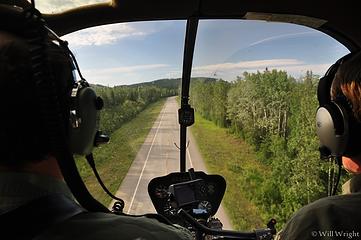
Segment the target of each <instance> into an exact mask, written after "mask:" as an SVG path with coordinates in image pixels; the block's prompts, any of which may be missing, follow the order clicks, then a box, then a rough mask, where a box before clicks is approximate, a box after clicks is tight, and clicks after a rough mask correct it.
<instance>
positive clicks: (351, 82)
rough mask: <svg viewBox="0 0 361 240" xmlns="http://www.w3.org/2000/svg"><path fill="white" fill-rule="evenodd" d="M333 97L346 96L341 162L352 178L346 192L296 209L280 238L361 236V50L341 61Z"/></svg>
mask: <svg viewBox="0 0 361 240" xmlns="http://www.w3.org/2000/svg"><path fill="white" fill-rule="evenodd" d="M330 96H331V99H333V100H337V99H344V100H339V101H341V102H343V103H340V104H342V106H343V108H344V109H345V111H346V112H348V113H349V114H348V116H349V117H348V118H349V141H348V143H347V147H346V149H347V151H348V154H345V155H344V156H342V165H343V168H344V169H346V170H347V171H348V172H350V173H351V174H352V175H353V177H352V178H351V179H350V180H349V181H348V182H346V183H345V184H344V185H343V187H342V190H343V195H338V196H331V197H326V198H322V199H319V200H317V201H315V202H313V203H311V204H309V205H307V206H305V207H303V208H301V209H300V210H299V211H298V212H296V213H295V214H294V215H293V216H292V218H291V219H290V220H289V221H288V222H287V224H286V225H285V227H284V228H283V230H282V231H280V233H279V234H278V236H277V239H290V240H298V239H361V223H360V219H361V148H360V145H361V144H360V143H361V140H360V138H359V135H358V134H357V133H359V132H360V131H359V130H360V128H361V122H360V120H361V53H357V54H356V55H353V56H352V55H351V57H348V58H345V60H344V61H343V62H341V63H340V65H339V67H338V69H337V72H336V74H335V75H334V77H333V81H332V85H331V94H330ZM334 121H335V119H334ZM351 121H352V122H351ZM335 125H336V124H335ZM356 135H358V136H356Z"/></svg>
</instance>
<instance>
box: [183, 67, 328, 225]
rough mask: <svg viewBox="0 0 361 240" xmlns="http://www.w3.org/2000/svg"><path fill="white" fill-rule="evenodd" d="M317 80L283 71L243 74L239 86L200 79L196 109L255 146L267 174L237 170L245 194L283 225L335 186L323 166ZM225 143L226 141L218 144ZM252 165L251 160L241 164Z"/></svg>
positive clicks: (195, 95) (196, 84)
mask: <svg viewBox="0 0 361 240" xmlns="http://www.w3.org/2000/svg"><path fill="white" fill-rule="evenodd" d="M318 78H319V77H318V76H315V75H313V74H312V72H307V73H306V75H305V76H304V77H302V78H301V79H297V80H296V79H294V78H293V77H290V76H288V75H287V73H286V72H284V71H277V70H272V71H268V70H266V71H264V72H257V73H248V72H244V73H243V76H241V77H237V80H236V81H234V82H227V81H223V80H215V79H202V80H195V81H193V83H192V86H191V94H190V96H191V104H192V105H193V106H194V108H195V110H196V111H197V112H198V113H200V114H201V115H202V116H203V117H205V118H206V119H208V120H211V121H213V122H215V123H216V124H217V125H218V126H221V127H226V128H228V129H229V131H230V132H231V133H233V134H235V135H237V136H239V137H240V138H242V139H244V140H245V141H246V142H248V143H249V144H250V145H252V146H253V148H254V150H255V152H256V153H257V158H258V159H257V160H258V161H260V162H261V163H263V164H264V165H265V166H267V168H268V169H269V172H268V174H266V175H261V174H257V172H256V171H255V172H252V173H251V172H246V171H245V170H244V169H243V168H242V166H239V167H238V168H237V169H235V170H234V169H232V171H238V173H239V176H240V179H241V180H242V182H243V183H244V184H243V185H242V188H243V189H240V190H241V191H242V192H243V193H244V194H246V197H247V198H248V199H250V200H251V201H252V202H254V203H255V204H256V205H257V206H258V208H260V209H261V210H262V212H264V216H263V218H264V219H265V220H266V219H270V218H271V217H275V218H276V219H277V220H278V221H279V222H280V223H281V224H283V223H284V222H285V221H286V220H287V219H289V217H290V216H291V215H292V213H294V212H295V211H296V210H298V209H299V208H300V207H302V206H303V205H306V204H308V203H310V202H312V201H314V200H316V199H318V198H320V197H323V196H326V195H327V192H328V191H330V184H333V178H332V172H333V169H330V168H329V166H330V165H329V164H326V163H324V164H323V163H321V161H320V159H319V152H318V138H317V135H316V131H315V113H316V109H317V106H318V102H317V97H316V89H317V83H318ZM219 141H222V139H219ZM242 161H247V159H242V160H241V162H242Z"/></svg>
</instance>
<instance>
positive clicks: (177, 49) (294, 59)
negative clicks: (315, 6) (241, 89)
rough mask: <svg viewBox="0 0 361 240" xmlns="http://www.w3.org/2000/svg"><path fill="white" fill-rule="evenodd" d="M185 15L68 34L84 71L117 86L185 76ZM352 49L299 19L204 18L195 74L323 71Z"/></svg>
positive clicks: (229, 76)
mask: <svg viewBox="0 0 361 240" xmlns="http://www.w3.org/2000/svg"><path fill="white" fill-rule="evenodd" d="M185 26H186V22H185V21H160V22H138V23H137V22H135V23H122V24H112V25H106V26H100V27H95V28H89V29H85V30H82V31H78V32H75V33H72V34H69V35H67V36H65V37H64V38H65V39H66V40H68V41H69V44H70V48H71V49H72V50H73V51H74V53H75V55H76V57H77V60H78V62H79V65H80V67H81V70H82V72H83V75H84V76H85V77H86V78H87V80H88V81H89V82H91V83H98V84H102V85H108V86H114V85H124V84H132V83H139V82H147V81H153V80H156V79H161V78H177V77H180V76H181V70H182V61H183V47H184V34H185ZM347 52H348V51H347V49H346V48H344V47H343V46H342V45H340V44H339V43H337V42H336V41H335V40H333V39H332V38H330V37H329V36H327V35H325V34H323V33H320V32H317V31H315V30H313V29H310V28H306V27H302V26H297V25H294V24H283V23H268V22H263V21H240V20H207V21H201V22H200V24H199V29H198V35H197V42H196V50H195V55H194V62H193V73H192V76H194V77H196V76H205V77H217V78H222V79H226V80H228V81H232V80H234V79H236V76H240V75H241V74H242V72H244V71H249V72H253V71H257V70H259V71H263V70H264V69H265V68H266V67H267V68H268V69H273V68H275V69H280V70H285V71H287V72H288V73H289V74H290V75H292V76H295V77H300V76H302V74H304V73H305V71H306V70H312V71H313V72H314V73H315V74H319V75H322V74H324V72H325V71H326V70H327V68H328V67H329V66H330V65H331V64H332V63H333V62H334V61H336V60H337V59H338V58H339V57H341V56H342V55H344V54H346V53H347Z"/></svg>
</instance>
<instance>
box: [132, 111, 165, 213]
mask: <svg viewBox="0 0 361 240" xmlns="http://www.w3.org/2000/svg"><path fill="white" fill-rule="evenodd" d="M164 109H165V108H164V107H163V109H162V115H161V117H160V120H159V124H158V126H157V130H156V131H155V134H154V137H153V140H152V144H151V145H150V147H149V151H148V153H147V157H146V158H145V161H144V165H143V168H142V171H141V172H140V175H139V178H138V182H137V185H136V187H135V189H134V193H133V196H132V200H131V201H130V204H129V208H128V211H127V214H129V212H130V210H131V209H132V206H133V202H134V199H135V196H136V194H137V192H138V187H139V184H140V181H141V180H142V177H143V173H144V170H145V168H146V166H147V162H148V159H149V156H150V152H151V151H152V148H153V144H154V142H155V139H156V138H157V135H158V131H159V128H160V125H161V124H162V119H163V116H164Z"/></svg>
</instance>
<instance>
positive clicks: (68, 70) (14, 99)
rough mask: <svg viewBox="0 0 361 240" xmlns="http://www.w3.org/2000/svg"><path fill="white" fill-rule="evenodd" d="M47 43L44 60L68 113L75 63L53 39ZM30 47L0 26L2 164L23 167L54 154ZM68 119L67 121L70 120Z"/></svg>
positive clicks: (0, 150) (0, 139) (0, 163)
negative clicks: (48, 135)
mask: <svg viewBox="0 0 361 240" xmlns="http://www.w3.org/2000/svg"><path fill="white" fill-rule="evenodd" d="M46 45H48V47H46V48H45V49H46V54H44V58H46V59H44V61H46V63H47V67H49V69H50V71H51V72H52V74H53V78H54V80H55V82H56V89H57V94H58V96H59V98H58V99H59V102H60V106H61V107H62V108H63V109H64V115H66V113H69V96H70V92H71V89H72V84H71V79H72V65H71V63H70V61H69V59H68V58H67V57H66V55H65V54H64V52H63V50H62V49H61V48H59V47H58V46H56V45H55V44H53V43H51V42H50V41H47V43H46ZM31 48H32V46H31V45H30V44H29V43H28V42H27V41H25V40H24V39H23V38H21V37H19V36H17V35H16V34H14V33H10V32H5V31H1V30H0V87H1V88H0V89H1V94H0V103H1V117H0V126H1V130H0V141H1V142H0V156H1V158H0V166H5V167H13V168H22V167H23V166H25V165H27V164H29V163H34V162H38V161H42V160H44V159H47V158H48V157H49V156H51V155H52V152H51V146H50V144H49V141H48V139H47V138H46V131H48V129H46V128H45V126H44V123H43V122H42V117H41V113H40V110H39V101H40V100H39V98H38V96H37V94H36V92H37V91H36V84H35V81H36V80H37V79H36V76H33V72H32V67H33V66H32V64H31V59H30V58H31V54H30V49H31ZM65 119H66V118H65ZM65 119H64V124H68V122H67V121H66V120H65ZM65 129H67V128H65Z"/></svg>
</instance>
